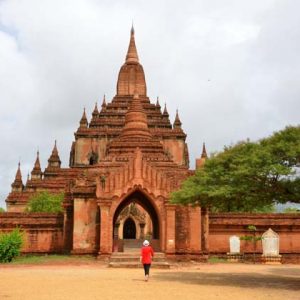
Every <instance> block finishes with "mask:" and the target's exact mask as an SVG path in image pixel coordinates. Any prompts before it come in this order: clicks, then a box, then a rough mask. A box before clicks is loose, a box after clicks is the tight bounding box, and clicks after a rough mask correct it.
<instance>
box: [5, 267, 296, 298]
mask: <svg viewBox="0 0 300 300" xmlns="http://www.w3.org/2000/svg"><path fill="white" fill-rule="evenodd" d="M0 299H1V300H6V299H7V300H10V299H21V300H27V299H30V300H35V299H39V300H48V299H59V300H60V299H62V300H63V299H66V300H70V299H71V300H77V299H78V300H80V299H85V300H90V299H101V300H105V299H110V300H111V299H114V300H118V299H120V300H121V299H122V300H127V299H130V300H135V299H149V300H152V299H155V300H160V299H163V300H169V299H172V300H175V299H185V300H193V299H197V300H199V299H205V300H212V299H224V300H226V299H230V300H235V299H241V300H248V299H249V300H250V299H251V300H254V299H268V300H277V299H280V300H282V299H283V300H299V299H300V266H299V265H280V266H265V265H247V264H201V265H193V266H188V267H182V266H181V267H178V268H175V269H171V270H158V269H152V270H151V278H150V280H149V282H144V280H143V272H142V269H110V268H106V267H104V266H102V265H99V264H94V265H90V264H85V265H79V266H78V265H48V266H37V265H35V266H24V265H23V266H5V267H1V266H0Z"/></svg>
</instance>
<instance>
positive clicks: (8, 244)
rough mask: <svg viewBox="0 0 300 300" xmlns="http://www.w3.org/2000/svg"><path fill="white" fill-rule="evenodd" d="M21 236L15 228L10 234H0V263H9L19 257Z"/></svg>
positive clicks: (21, 242)
mask: <svg viewBox="0 0 300 300" xmlns="http://www.w3.org/2000/svg"><path fill="white" fill-rule="evenodd" d="M22 244H23V235H22V233H21V232H20V230H19V229H18V228H17V229H15V230H13V231H12V232H10V233H1V234H0V262H11V261H12V260H13V259H14V258H15V257H17V256H19V255H20V252H21V247H22Z"/></svg>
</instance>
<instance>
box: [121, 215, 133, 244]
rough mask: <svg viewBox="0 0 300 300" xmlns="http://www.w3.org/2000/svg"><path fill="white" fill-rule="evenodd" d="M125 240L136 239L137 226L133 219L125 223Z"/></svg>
mask: <svg viewBox="0 0 300 300" xmlns="http://www.w3.org/2000/svg"><path fill="white" fill-rule="evenodd" d="M123 239H131V240H134V239H136V226H135V223H134V221H133V220H132V219H131V218H128V219H127V220H126V221H125V222H124V226H123Z"/></svg>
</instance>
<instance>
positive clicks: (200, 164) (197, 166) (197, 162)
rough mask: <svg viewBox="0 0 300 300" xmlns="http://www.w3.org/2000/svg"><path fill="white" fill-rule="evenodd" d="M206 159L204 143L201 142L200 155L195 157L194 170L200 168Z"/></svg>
mask: <svg viewBox="0 0 300 300" xmlns="http://www.w3.org/2000/svg"><path fill="white" fill-rule="evenodd" d="M206 160H207V153H206V147H205V143H203V146H202V154H201V157H200V158H197V159H196V170H198V169H200V168H202V167H203V166H204V164H205V161H206Z"/></svg>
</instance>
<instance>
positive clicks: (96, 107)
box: [92, 102, 99, 117]
mask: <svg viewBox="0 0 300 300" xmlns="http://www.w3.org/2000/svg"><path fill="white" fill-rule="evenodd" d="M98 114H99V111H98V105H97V102H96V103H95V108H94V111H93V113H92V115H93V117H96V116H97V115H98Z"/></svg>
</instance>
